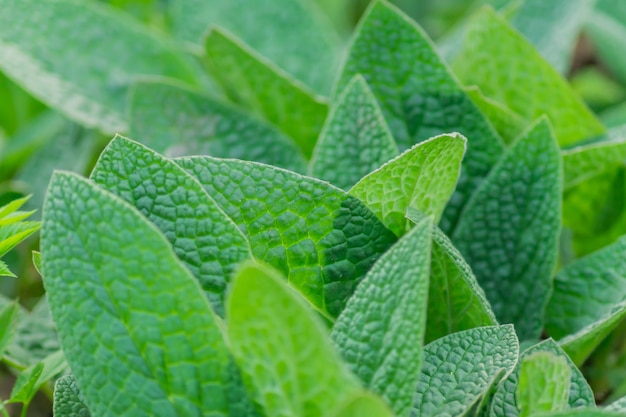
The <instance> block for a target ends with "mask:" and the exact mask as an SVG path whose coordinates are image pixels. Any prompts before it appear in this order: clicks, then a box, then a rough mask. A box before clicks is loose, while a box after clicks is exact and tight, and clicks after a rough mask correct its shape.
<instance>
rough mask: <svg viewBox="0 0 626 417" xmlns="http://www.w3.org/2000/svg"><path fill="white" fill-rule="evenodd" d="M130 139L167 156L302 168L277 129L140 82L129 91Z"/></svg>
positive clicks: (219, 106) (179, 92)
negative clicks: (190, 156) (209, 158)
mask: <svg viewBox="0 0 626 417" xmlns="http://www.w3.org/2000/svg"><path fill="white" fill-rule="evenodd" d="M155 103H167V105H165V106H159V105H155ZM130 137H131V138H133V139H136V140H138V141H139V142H141V143H143V144H145V145H146V146H148V147H149V148H151V149H154V150H155V151H157V152H160V153H163V154H165V155H167V156H171V157H174V156H185V155H203V154H206V155H213V156H217V157H222V158H236V159H244V160H248V161H257V162H263V163H266V164H270V165H274V166H279V167H281V168H286V169H291V170H293V171H300V172H303V171H304V170H305V164H306V162H305V160H304V157H303V156H302V153H301V152H300V150H299V149H298V147H297V146H296V144H295V143H293V141H292V140H291V139H290V138H288V137H287V136H285V135H284V134H282V133H280V132H279V131H278V130H277V129H276V128H274V127H272V126H270V125H269V124H266V123H263V122H261V121H259V120H256V119H255V118H253V117H251V116H249V115H247V114H245V113H244V112H242V111H240V110H237V109H236V108H234V107H230V106H227V105H225V104H223V103H220V102H219V101H217V100H215V99H213V98H210V97H208V96H203V95H200V94H197V93H194V92H192V91H191V90H187V89H184V88H182V87H177V86H174V85H168V84H162V83H139V84H137V85H136V86H135V87H134V89H133V93H132V95H131V99H130Z"/></svg>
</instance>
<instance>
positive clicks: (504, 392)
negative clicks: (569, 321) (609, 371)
mask: <svg viewBox="0 0 626 417" xmlns="http://www.w3.org/2000/svg"><path fill="white" fill-rule="evenodd" d="M536 352H551V353H554V354H556V355H557V356H559V357H562V358H564V359H565V361H566V362H567V364H568V365H569V368H570V371H571V378H570V390H569V399H568V406H569V407H570V408H581V407H593V406H595V399H594V396H593V391H591V388H590V387H589V384H588V383H587V380H585V377H584V376H583V374H582V373H581V372H580V370H579V369H578V368H577V367H576V365H574V362H572V360H571V359H570V358H569V356H567V354H566V353H565V352H563V350H562V349H561V348H560V347H559V345H558V344H556V342H555V341H554V340H552V339H546V340H544V341H542V342H541V343H538V344H536V345H534V346H531V347H530V348H528V349H526V350H525V351H524V352H523V353H522V355H521V357H520V361H519V362H518V364H517V367H516V369H515V370H514V371H513V372H512V373H511V374H510V375H509V376H508V377H507V378H506V379H505V380H504V381H502V382H501V383H500V385H499V386H498V390H497V392H496V393H495V395H494V397H493V400H492V402H491V415H492V416H500V417H519V408H518V403H517V394H516V392H517V386H518V381H519V376H520V364H521V363H522V361H523V360H524V358H525V357H527V356H529V355H531V354H533V353H536Z"/></svg>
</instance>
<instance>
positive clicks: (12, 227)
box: [0, 222, 40, 257]
mask: <svg viewBox="0 0 626 417" xmlns="http://www.w3.org/2000/svg"><path fill="white" fill-rule="evenodd" d="M39 226H40V224H39V222H19V223H13V224H9V225H7V226H2V227H0V257H1V256H4V255H6V253H7V252H8V251H10V250H11V249H13V248H14V247H15V246H17V245H18V244H19V243H20V242H21V241H23V240H24V239H26V238H27V237H28V236H30V235H32V234H33V233H35V232H36V231H37V230H39Z"/></svg>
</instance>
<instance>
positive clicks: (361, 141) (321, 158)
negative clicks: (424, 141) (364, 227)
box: [310, 75, 398, 190]
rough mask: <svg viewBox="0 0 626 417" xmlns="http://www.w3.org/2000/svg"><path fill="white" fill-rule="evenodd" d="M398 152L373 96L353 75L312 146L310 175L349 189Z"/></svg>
mask: <svg viewBox="0 0 626 417" xmlns="http://www.w3.org/2000/svg"><path fill="white" fill-rule="evenodd" d="M396 155H398V147H397V145H396V143H395V141H394V140H393V137H392V136H391V132H390V131H389V128H388V127H387V124H386V122H385V119H384V117H383V115H382V113H381V110H380V107H378V104H377V102H376V98H375V97H374V95H373V94H372V92H371V90H370V89H369V87H368V86H367V83H366V82H365V80H364V79H363V77H361V76H359V75H356V76H355V77H354V78H353V79H352V80H351V81H350V83H349V84H348V85H347V86H346V88H345V90H344V91H343V93H342V94H341V96H340V97H339V98H338V99H337V101H336V102H335V103H334V104H333V107H332V109H331V112H330V114H329V115H328V118H327V119H326V124H325V126H324V129H323V130H322V133H321V136H320V138H319V140H318V142H317V145H316V147H315V152H314V153H313V158H312V160H311V164H310V172H311V175H312V176H314V177H315V178H320V179H323V180H327V181H329V182H330V183H331V184H334V185H336V186H337V187H339V188H343V189H346V190H347V189H349V188H350V187H352V186H353V185H354V184H356V183H357V182H358V181H359V180H360V179H361V178H362V177H364V176H365V175H367V174H369V173H370V172H372V171H374V170H375V169H376V168H378V167H380V166H381V165H382V164H384V163H385V162H387V161H389V160H390V159H392V158H393V157H395V156H396Z"/></svg>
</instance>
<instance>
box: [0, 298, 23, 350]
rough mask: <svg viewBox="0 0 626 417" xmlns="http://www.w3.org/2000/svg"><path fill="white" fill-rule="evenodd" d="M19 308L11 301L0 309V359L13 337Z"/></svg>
mask: <svg viewBox="0 0 626 417" xmlns="http://www.w3.org/2000/svg"><path fill="white" fill-rule="evenodd" d="M19 308H20V305H19V304H18V303H17V302H16V301H13V302H9V303H7V304H6V305H5V306H2V309H0V359H2V357H3V356H4V352H5V350H6V349H7V347H8V346H9V343H11V340H12V339H13V336H14V335H15V330H16V328H17V319H18V311H19Z"/></svg>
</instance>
